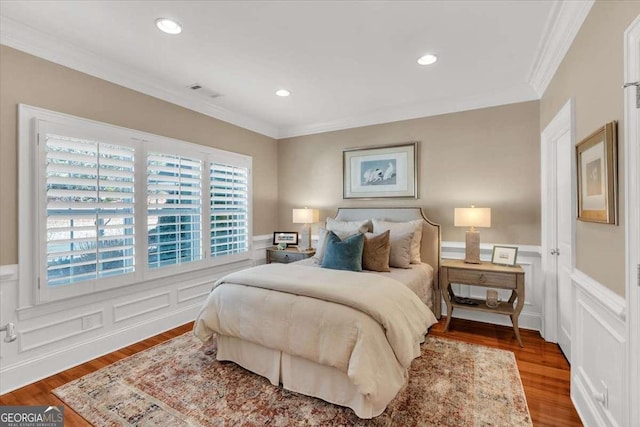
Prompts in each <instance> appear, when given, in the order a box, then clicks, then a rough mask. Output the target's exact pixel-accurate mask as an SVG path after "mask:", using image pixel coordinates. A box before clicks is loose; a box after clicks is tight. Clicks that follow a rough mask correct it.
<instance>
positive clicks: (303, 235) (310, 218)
mask: <svg viewBox="0 0 640 427" xmlns="http://www.w3.org/2000/svg"><path fill="white" fill-rule="evenodd" d="M318 218H319V213H318V209H308V208H306V207H305V208H304V209H294V210H293V223H294V224H304V225H303V226H302V229H301V230H300V244H299V245H298V249H299V250H301V251H308V250H311V224H313V223H314V222H318Z"/></svg>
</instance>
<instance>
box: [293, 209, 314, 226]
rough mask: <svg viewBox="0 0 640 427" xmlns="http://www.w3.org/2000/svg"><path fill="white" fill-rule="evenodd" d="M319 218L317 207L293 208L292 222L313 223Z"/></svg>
mask: <svg viewBox="0 0 640 427" xmlns="http://www.w3.org/2000/svg"><path fill="white" fill-rule="evenodd" d="M319 219H320V213H319V212H318V209H307V208H304V209H294V210H293V223H294V224H313V223H314V222H318V220H319Z"/></svg>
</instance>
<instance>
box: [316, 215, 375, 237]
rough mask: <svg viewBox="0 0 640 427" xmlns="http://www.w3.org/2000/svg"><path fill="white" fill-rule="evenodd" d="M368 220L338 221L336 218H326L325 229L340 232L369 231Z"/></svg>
mask: <svg viewBox="0 0 640 427" xmlns="http://www.w3.org/2000/svg"><path fill="white" fill-rule="evenodd" d="M369 224H370V222H369V220H368V219H366V220H364V221H338V220H337V219H333V218H327V227H326V228H327V230H331V231H334V232H340V233H349V234H356V233H366V232H367V231H369Z"/></svg>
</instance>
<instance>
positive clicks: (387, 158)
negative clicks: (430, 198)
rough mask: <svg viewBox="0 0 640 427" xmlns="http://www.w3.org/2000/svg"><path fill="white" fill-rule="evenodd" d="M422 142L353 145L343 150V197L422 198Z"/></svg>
mask: <svg viewBox="0 0 640 427" xmlns="http://www.w3.org/2000/svg"><path fill="white" fill-rule="evenodd" d="M417 154H418V143H417V142H408V143H403V144H394V145H380V146H374V147H362V148H349V149H346V150H344V151H343V152H342V181H343V198H345V199H374V198H380V197H405V198H414V199H417V198H418V173H417V171H418V165H417V161H418V156H417Z"/></svg>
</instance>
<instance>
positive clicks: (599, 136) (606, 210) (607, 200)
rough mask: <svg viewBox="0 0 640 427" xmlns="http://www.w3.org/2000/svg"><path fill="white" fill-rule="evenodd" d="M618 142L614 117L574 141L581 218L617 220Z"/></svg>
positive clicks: (609, 222) (605, 220) (613, 222)
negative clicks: (587, 134) (583, 137)
mask: <svg viewBox="0 0 640 427" xmlns="http://www.w3.org/2000/svg"><path fill="white" fill-rule="evenodd" d="M617 146H618V135H617V122H616V121H612V122H609V123H607V124H606V125H604V126H603V127H601V128H600V129H598V130H596V131H595V132H594V133H592V134H591V135H589V136H588V137H586V138H585V139H583V140H582V141H580V143H578V144H577V145H576V163H577V172H578V189H577V190H578V219H579V220H580V221H588V222H599V223H602V224H618V162H617V160H618V147H617Z"/></svg>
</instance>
